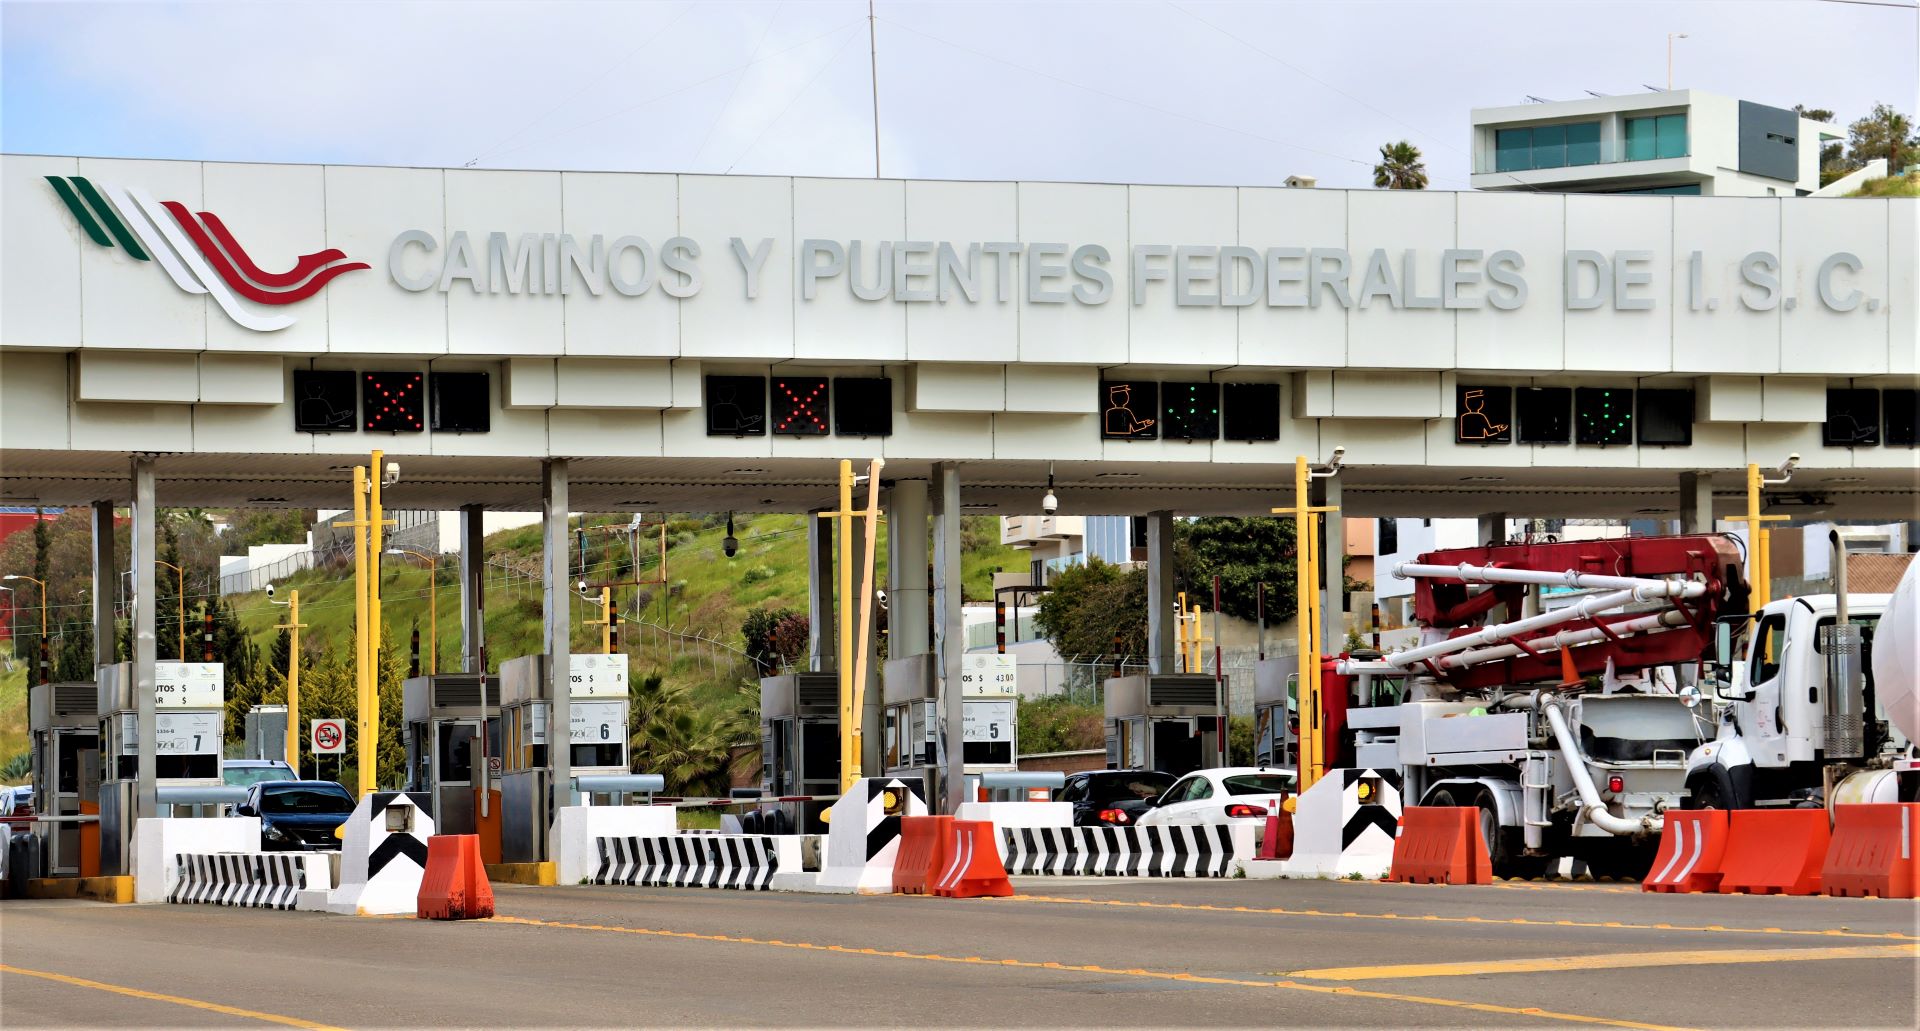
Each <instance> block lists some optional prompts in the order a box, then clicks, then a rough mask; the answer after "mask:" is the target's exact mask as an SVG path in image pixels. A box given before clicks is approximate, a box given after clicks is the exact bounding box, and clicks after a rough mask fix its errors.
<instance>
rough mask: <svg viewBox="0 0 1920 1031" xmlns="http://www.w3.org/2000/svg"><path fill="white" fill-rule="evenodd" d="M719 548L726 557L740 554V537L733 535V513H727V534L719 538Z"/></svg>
mask: <svg viewBox="0 0 1920 1031" xmlns="http://www.w3.org/2000/svg"><path fill="white" fill-rule="evenodd" d="M720 550H721V551H722V552H724V553H725V554H726V556H727V557H728V558H732V557H733V556H735V555H738V554H740V538H738V537H735V536H734V535H733V513H732V512H728V513H727V535H726V536H725V537H722V538H720Z"/></svg>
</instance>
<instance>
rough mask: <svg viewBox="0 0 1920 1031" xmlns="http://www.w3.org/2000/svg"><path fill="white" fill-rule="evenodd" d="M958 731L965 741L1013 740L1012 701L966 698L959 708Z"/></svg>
mask: <svg viewBox="0 0 1920 1031" xmlns="http://www.w3.org/2000/svg"><path fill="white" fill-rule="evenodd" d="M960 731H961V739H962V740H964V741H967V742H974V741H1011V740H1013V703H1012V702H1011V701H982V700H977V699H968V700H967V702H966V704H965V705H964V706H962V708H961V727H960Z"/></svg>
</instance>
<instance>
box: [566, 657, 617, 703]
mask: <svg viewBox="0 0 1920 1031" xmlns="http://www.w3.org/2000/svg"><path fill="white" fill-rule="evenodd" d="M567 672H568V674H569V676H570V677H571V679H572V681H573V697H575V698H625V697H626V696H627V657H626V655H625V654H615V655H579V654H574V655H570V656H569V657H568V663H567Z"/></svg>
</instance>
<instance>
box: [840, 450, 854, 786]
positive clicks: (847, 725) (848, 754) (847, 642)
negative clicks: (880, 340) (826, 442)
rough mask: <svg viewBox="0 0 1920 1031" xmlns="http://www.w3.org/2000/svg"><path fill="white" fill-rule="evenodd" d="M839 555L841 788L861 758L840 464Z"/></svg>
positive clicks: (845, 492)
mask: <svg viewBox="0 0 1920 1031" xmlns="http://www.w3.org/2000/svg"><path fill="white" fill-rule="evenodd" d="M837 521H838V522H839V524H840V555H839V561H838V562H837V563H835V565H836V566H837V569H836V570H835V572H836V573H837V574H838V579H839V592H838V593H839V604H838V605H837V606H836V607H837V608H838V610H839V613H840V618H839V620H838V625H837V626H836V627H835V628H834V629H835V630H837V631H838V635H839V644H840V661H839V662H838V663H837V664H836V666H835V669H836V670H838V671H839V674H840V786H841V788H842V789H843V790H844V789H845V788H848V787H851V786H852V785H853V780H852V779H851V774H852V773H853V770H854V768H855V767H856V766H858V765H859V762H860V755H859V753H858V752H855V751H854V748H853V722H854V715H853V463H852V462H851V461H849V460H847V459H845V458H843V459H841V460H840V518H839V519H838V520H837Z"/></svg>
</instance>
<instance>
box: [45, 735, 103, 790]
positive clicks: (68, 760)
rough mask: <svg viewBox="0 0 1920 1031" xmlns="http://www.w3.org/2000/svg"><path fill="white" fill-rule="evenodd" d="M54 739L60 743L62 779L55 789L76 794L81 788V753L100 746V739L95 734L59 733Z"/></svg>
mask: <svg viewBox="0 0 1920 1031" xmlns="http://www.w3.org/2000/svg"><path fill="white" fill-rule="evenodd" d="M54 740H55V741H58V742H59V743H60V781H59V783H57V784H55V785H54V790H55V791H58V792H59V793H61V794H63V795H71V794H74V793H76V792H78V791H79V790H80V753H81V752H83V751H88V750H90V749H94V748H97V747H99V745H98V741H99V740H100V739H99V737H98V736H97V735H94V734H59V735H56V736H55V737H54Z"/></svg>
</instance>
